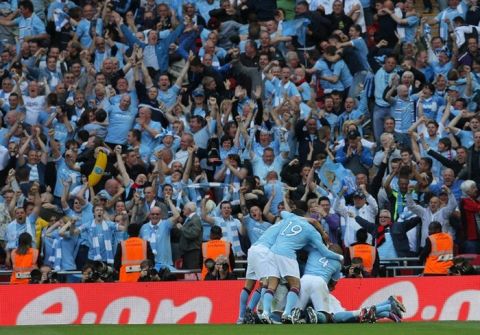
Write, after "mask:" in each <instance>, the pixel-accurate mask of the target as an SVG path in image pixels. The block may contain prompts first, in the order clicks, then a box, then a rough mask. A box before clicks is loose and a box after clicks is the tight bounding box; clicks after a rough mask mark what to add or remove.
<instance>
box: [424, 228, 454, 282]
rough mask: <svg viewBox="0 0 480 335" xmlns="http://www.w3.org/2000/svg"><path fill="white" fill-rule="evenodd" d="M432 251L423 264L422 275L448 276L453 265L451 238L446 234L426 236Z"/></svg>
mask: <svg viewBox="0 0 480 335" xmlns="http://www.w3.org/2000/svg"><path fill="white" fill-rule="evenodd" d="M428 238H429V240H430V243H431V244H432V250H431V251H430V254H429V255H428V257H427V261H426V262H425V269H424V270H423V273H424V274H438V275H446V274H448V269H450V267H451V266H452V265H453V238H452V236H450V234H447V233H437V234H432V235H430V236H428Z"/></svg>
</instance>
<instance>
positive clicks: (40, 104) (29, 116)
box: [23, 95, 45, 126]
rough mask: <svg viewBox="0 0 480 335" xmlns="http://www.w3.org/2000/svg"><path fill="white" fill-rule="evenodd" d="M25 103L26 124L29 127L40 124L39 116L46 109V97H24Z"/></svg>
mask: <svg viewBox="0 0 480 335" xmlns="http://www.w3.org/2000/svg"><path fill="white" fill-rule="evenodd" d="M23 101H24V102H25V109H26V111H27V112H26V115H25V122H26V123H28V124H29V125H31V126H33V125H35V124H37V123H38V116H39V115H40V112H41V111H42V110H43V109H44V106H45V96H44V95H39V96H38V97H36V98H31V97H28V96H27V97H23Z"/></svg>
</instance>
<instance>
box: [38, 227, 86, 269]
mask: <svg viewBox="0 0 480 335" xmlns="http://www.w3.org/2000/svg"><path fill="white" fill-rule="evenodd" d="M55 240H58V242H57V243H60V248H61V250H62V257H61V263H60V270H75V269H76V268H77V266H76V264H75V258H76V257H77V252H78V248H77V244H78V241H79V238H78V236H70V234H69V233H67V234H65V235H64V236H63V237H61V236H60V234H59V233H58V229H55V230H54V231H53V232H52V233H51V234H50V236H44V238H43V243H44V252H45V253H44V263H45V264H47V265H49V266H50V267H52V269H53V267H54V266H55V264H54V263H52V262H51V261H50V260H49V257H50V256H55V249H54V248H53V244H54V241H55Z"/></svg>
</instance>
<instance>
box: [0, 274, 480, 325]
mask: <svg viewBox="0 0 480 335" xmlns="http://www.w3.org/2000/svg"><path fill="white" fill-rule="evenodd" d="M242 287H243V281H241V280H237V281H214V282H199V281H197V282H185V281H184V282H157V283H116V284H111V283H109V284H74V285H62V284H46V285H28V286H27V285H9V286H1V287H0V299H1V301H2V303H1V304H0V325H1V326H7V325H44V324H94V323H101V324H152V323H156V324H159V323H180V324H188V323H214V324H218V323H234V322H235V321H236V318H237V313H238V299H239V298H238V296H239V293H240V290H241V288H242ZM334 295H335V296H336V297H337V298H338V299H339V300H340V301H341V302H342V304H343V306H344V307H345V308H346V309H348V310H354V309H358V308H359V307H361V306H370V305H372V304H375V303H378V302H381V301H383V300H385V299H386V298H387V297H388V296H389V295H396V296H399V298H400V299H401V300H402V301H403V303H404V304H405V306H406V308H407V312H406V313H405V316H404V319H405V320H406V321H427V320H428V321H432V320H480V276H465V277H419V278H378V279H377V278H375V279H342V280H341V281H340V282H339V284H338V285H337V288H336V290H335V292H334Z"/></svg>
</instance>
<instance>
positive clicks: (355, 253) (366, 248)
mask: <svg viewBox="0 0 480 335" xmlns="http://www.w3.org/2000/svg"><path fill="white" fill-rule="evenodd" d="M349 250H350V259H353V258H354V257H360V258H361V259H362V260H363V268H364V269H365V271H367V272H369V273H371V272H372V269H373V264H375V257H376V256H377V252H376V250H375V247H374V246H372V245H370V244H355V245H353V246H351V247H350V248H349Z"/></svg>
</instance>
